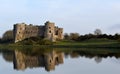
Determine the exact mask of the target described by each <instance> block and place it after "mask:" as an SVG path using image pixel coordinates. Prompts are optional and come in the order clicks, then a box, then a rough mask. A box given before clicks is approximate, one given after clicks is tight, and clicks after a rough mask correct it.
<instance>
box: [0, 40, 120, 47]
mask: <svg viewBox="0 0 120 74" xmlns="http://www.w3.org/2000/svg"><path fill="white" fill-rule="evenodd" d="M25 47H30V48H33V47H43V48H44V47H45V48H50V47H53V48H120V42H118V41H115V40H108V39H90V40H86V41H82V42H78V41H68V40H63V41H58V42H55V43H54V44H53V45H39V44H33V45H24V44H0V48H25Z"/></svg>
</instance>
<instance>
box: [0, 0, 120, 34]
mask: <svg viewBox="0 0 120 74" xmlns="http://www.w3.org/2000/svg"><path fill="white" fill-rule="evenodd" d="M47 20H49V21H51V22H55V23H56V25H58V26H60V27H63V28H64V32H67V33H70V32H78V33H80V34H88V33H93V31H94V30H95V29H96V28H99V29H101V30H102V32H103V33H107V34H115V33H120V0H0V36H2V34H3V33H4V32H5V31H6V30H9V29H13V24H15V23H21V22H25V23H27V24H30V23H32V24H38V25H42V24H44V23H45V22H46V21H47Z"/></svg>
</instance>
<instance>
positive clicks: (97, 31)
mask: <svg viewBox="0 0 120 74" xmlns="http://www.w3.org/2000/svg"><path fill="white" fill-rule="evenodd" d="M94 34H95V35H101V34H102V31H101V30H100V29H96V30H95V31H94Z"/></svg>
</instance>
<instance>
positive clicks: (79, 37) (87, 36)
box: [0, 29, 120, 43]
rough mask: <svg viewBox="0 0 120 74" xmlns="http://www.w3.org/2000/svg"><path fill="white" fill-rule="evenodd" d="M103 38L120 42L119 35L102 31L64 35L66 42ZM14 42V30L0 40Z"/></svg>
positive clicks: (0, 41) (1, 41) (7, 32)
mask: <svg viewBox="0 0 120 74" xmlns="http://www.w3.org/2000/svg"><path fill="white" fill-rule="evenodd" d="M101 38H106V39H110V40H119V41H120V34H117V33H116V34H114V35H107V34H102V31H101V30H100V29H96V30H95V31H94V34H91V33H90V34H85V35H80V34H79V33H65V34H64V39H65V40H74V41H85V40H89V39H101ZM13 40H14V36H13V30H8V31H6V32H5V33H4V34H3V36H2V38H0V43H11V42H13Z"/></svg>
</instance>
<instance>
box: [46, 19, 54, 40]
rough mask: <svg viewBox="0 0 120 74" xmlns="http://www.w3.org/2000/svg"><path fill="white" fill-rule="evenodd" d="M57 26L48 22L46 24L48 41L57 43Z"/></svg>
mask: <svg viewBox="0 0 120 74" xmlns="http://www.w3.org/2000/svg"><path fill="white" fill-rule="evenodd" d="M54 34H55V24H54V23H51V22H49V21H47V22H46V23H45V34H44V37H45V38H46V39H48V40H51V41H55V38H54Z"/></svg>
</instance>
